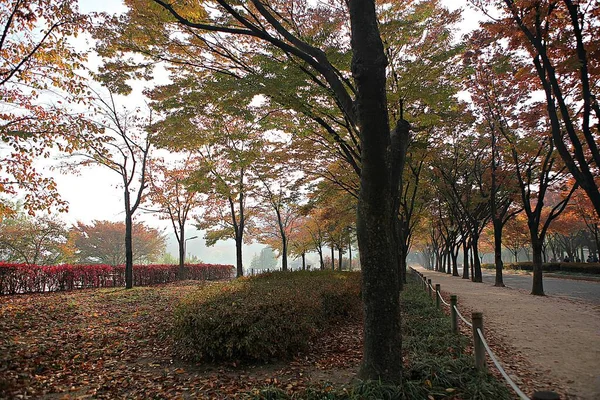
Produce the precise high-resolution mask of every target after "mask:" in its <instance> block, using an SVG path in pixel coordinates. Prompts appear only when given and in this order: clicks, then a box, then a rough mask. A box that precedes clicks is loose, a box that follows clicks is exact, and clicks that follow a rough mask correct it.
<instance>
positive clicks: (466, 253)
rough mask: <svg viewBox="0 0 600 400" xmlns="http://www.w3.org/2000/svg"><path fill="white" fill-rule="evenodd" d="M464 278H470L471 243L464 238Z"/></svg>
mask: <svg viewBox="0 0 600 400" xmlns="http://www.w3.org/2000/svg"><path fill="white" fill-rule="evenodd" d="M462 278H463V279H469V245H468V244H467V240H466V239H465V240H463V275H462Z"/></svg>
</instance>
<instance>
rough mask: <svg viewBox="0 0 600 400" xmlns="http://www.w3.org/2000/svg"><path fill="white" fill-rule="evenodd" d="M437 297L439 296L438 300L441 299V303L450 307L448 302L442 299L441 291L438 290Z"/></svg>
mask: <svg viewBox="0 0 600 400" xmlns="http://www.w3.org/2000/svg"><path fill="white" fill-rule="evenodd" d="M437 295H438V297H439V298H440V300H441V301H442V303H444V304H445V305H446V306H448V307H450V304H449V303H446V300H444V298H443V297H442V293H441V292H438V294H437Z"/></svg>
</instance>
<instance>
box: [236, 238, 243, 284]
mask: <svg viewBox="0 0 600 400" xmlns="http://www.w3.org/2000/svg"><path fill="white" fill-rule="evenodd" d="M243 245H244V239H243V237H242V235H236V237H235V265H236V276H237V277H238V278H240V277H242V276H244V266H243V257H242V246H243Z"/></svg>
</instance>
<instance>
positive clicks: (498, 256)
mask: <svg viewBox="0 0 600 400" xmlns="http://www.w3.org/2000/svg"><path fill="white" fill-rule="evenodd" d="M493 223H494V263H495V264H496V281H495V283H494V286H498V287H504V280H503V279H502V269H503V267H504V264H503V263H502V221H501V220H499V219H497V218H494V221H493Z"/></svg>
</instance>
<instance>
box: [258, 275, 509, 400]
mask: <svg viewBox="0 0 600 400" xmlns="http://www.w3.org/2000/svg"><path fill="white" fill-rule="evenodd" d="M401 297H402V308H403V310H404V312H403V314H402V315H403V320H402V335H403V347H404V349H403V359H404V372H403V373H404V380H403V384H402V386H392V385H386V384H383V383H381V382H358V383H357V384H356V385H354V386H353V387H351V388H345V389H338V388H335V387H332V386H330V385H325V386H322V387H312V388H309V389H307V390H306V391H305V392H303V393H295V394H293V395H291V396H290V395H288V394H287V393H286V392H285V391H283V390H281V389H278V388H275V387H266V388H261V389H256V390H255V391H253V392H252V393H250V394H249V396H248V397H249V398H252V399H255V400H259V399H260V400H265V399H306V400H310V399H335V400H358V399H390V400H392V399H509V398H511V397H510V394H509V393H508V390H507V389H506V387H505V386H503V385H502V384H501V383H499V382H498V381H497V380H496V379H495V378H494V377H492V376H491V375H489V374H485V373H481V372H477V371H476V370H475V368H474V363H473V357H472V356H471V355H469V354H466V352H465V347H466V344H467V338H466V337H464V336H462V335H453V334H452V333H451V329H450V321H449V317H448V316H446V315H444V314H443V313H442V312H441V311H439V310H438V309H436V308H435V305H434V303H433V302H432V301H431V299H430V298H429V296H428V295H427V294H426V292H425V291H423V290H422V288H421V287H420V286H419V285H416V284H414V283H413V284H410V283H409V284H408V285H407V286H405V289H404V291H403V292H402V295H401Z"/></svg>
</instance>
